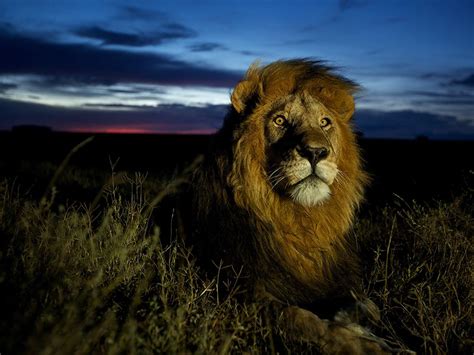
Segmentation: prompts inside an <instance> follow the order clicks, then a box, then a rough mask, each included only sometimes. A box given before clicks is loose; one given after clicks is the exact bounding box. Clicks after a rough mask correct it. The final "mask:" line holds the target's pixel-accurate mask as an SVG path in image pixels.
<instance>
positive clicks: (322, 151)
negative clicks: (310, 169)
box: [296, 145, 329, 166]
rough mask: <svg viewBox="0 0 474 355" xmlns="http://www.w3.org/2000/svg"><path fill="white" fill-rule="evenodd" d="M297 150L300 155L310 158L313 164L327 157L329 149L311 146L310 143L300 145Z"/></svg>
mask: <svg viewBox="0 0 474 355" xmlns="http://www.w3.org/2000/svg"><path fill="white" fill-rule="evenodd" d="M296 150H297V152H298V154H299V155H301V156H302V157H303V158H306V159H308V160H309V162H310V163H311V165H312V166H315V165H316V164H318V163H319V162H320V161H321V160H323V159H326V158H327V156H328V155H329V150H328V149H327V148H326V147H311V146H308V145H304V146H303V145H298V146H297V147H296Z"/></svg>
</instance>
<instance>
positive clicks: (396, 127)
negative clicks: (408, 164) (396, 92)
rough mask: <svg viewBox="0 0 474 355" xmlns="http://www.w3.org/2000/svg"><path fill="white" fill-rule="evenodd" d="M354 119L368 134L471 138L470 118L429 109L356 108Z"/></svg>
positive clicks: (473, 128) (405, 136) (397, 136)
mask: <svg viewBox="0 0 474 355" xmlns="http://www.w3.org/2000/svg"><path fill="white" fill-rule="evenodd" d="M355 122H356V126H357V128H358V129H359V130H361V131H362V132H363V133H364V136H366V137H370V138H401V139H412V138H415V137H417V136H427V137H430V138H433V139H469V140H472V139H474V126H473V125H472V124H470V123H469V122H465V121H459V120H457V119H456V118H455V117H453V116H443V115H435V114H431V113H428V112H415V111H410V110H406V111H392V112H385V111H377V110H358V111H356V115H355Z"/></svg>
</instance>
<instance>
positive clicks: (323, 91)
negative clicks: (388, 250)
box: [192, 60, 367, 304]
mask: <svg viewBox="0 0 474 355" xmlns="http://www.w3.org/2000/svg"><path fill="white" fill-rule="evenodd" d="M356 90H357V85H356V84H354V83H353V82H351V81H349V80H347V79H345V78H342V77H340V76H338V75H336V74H334V73H333V71H332V69H331V68H329V67H327V66H325V65H323V64H322V63H321V62H317V61H310V60H291V61H279V62H275V63H272V64H270V65H267V66H263V67H262V66H258V65H253V66H252V67H250V69H249V70H248V72H247V74H246V76H245V78H244V79H243V80H242V81H241V82H240V83H239V84H238V85H237V86H236V88H235V89H234V91H233V94H232V106H231V107H230V110H229V113H228V115H227V116H226V118H225V121H224V125H223V128H222V129H221V130H220V131H219V132H218V133H217V134H216V136H215V139H214V144H213V146H212V148H211V150H210V152H209V153H208V154H207V156H206V158H205V160H204V162H203V164H202V166H201V167H200V168H199V169H198V170H197V172H196V174H195V177H194V183H193V189H194V204H193V206H194V213H195V215H194V224H193V231H192V234H193V240H194V241H195V242H194V243H195V244H196V249H197V251H198V254H200V255H199V257H200V258H201V259H202V260H206V261H209V262H211V260H212V261H213V263H218V262H219V261H220V260H222V261H223V263H224V264H231V265H233V266H234V269H236V270H238V269H239V268H240V267H242V268H243V270H244V275H245V277H244V278H246V279H247V281H249V286H250V287H257V288H260V287H263V288H264V289H265V291H266V292H268V293H270V294H271V295H272V296H274V297H275V298H277V299H279V300H281V301H284V302H291V303H298V304H307V303H311V302H314V301H317V300H319V299H327V298H332V297H340V296H342V295H347V294H348V290H350V289H353V288H355V289H357V288H358V282H359V281H358V280H359V279H358V274H359V271H358V260H357V257H356V256H355V253H353V251H352V248H351V245H350V243H349V242H348V240H347V237H346V236H347V232H348V230H349V229H350V227H351V224H352V221H353V218H354V211H355V209H356V208H357V206H358V204H359V203H360V201H361V199H362V197H363V189H364V185H365V184H366V181H367V177H366V174H365V173H364V172H363V170H362V168H361V159H360V154H359V148H358V146H357V144H356V137H355V135H354V133H353V132H352V129H351V126H350V123H349V122H348V121H349V119H350V117H351V116H352V114H353V111H354V108H353V105H354V104H353V100H352V94H353V93H354V92H355V91H356ZM303 91H306V92H310V93H311V94H312V95H314V96H316V97H317V99H318V100H320V101H321V102H323V103H324V105H325V106H327V107H329V108H331V109H332V110H333V111H334V112H336V113H337V115H338V117H337V119H340V120H341V121H344V122H343V123H342V124H341V125H342V126H343V128H342V129H341V130H340V132H339V137H338V139H339V141H340V149H339V151H338V156H337V159H338V168H339V170H340V172H341V175H342V176H341V178H340V179H336V181H335V182H334V184H333V185H332V187H331V197H330V198H329V199H328V200H327V201H326V202H324V203H323V204H321V205H318V206H314V207H304V206H301V205H298V204H296V203H295V202H294V201H291V200H289V199H288V198H285V197H282V196H281V195H280V194H278V193H276V192H275V191H274V190H273V189H272V187H271V185H270V184H269V181H268V177H267V175H266V174H267V173H266V171H265V168H264V166H265V162H266V154H267V153H266V152H267V146H266V142H265V135H264V128H263V124H262V119H260V118H259V117H260V116H261V115H263V113H262V112H261V110H262V107H263V106H265V105H268V104H269V103H271V102H272V101H274V100H276V99H277V98H279V97H281V96H283V95H288V94H294V93H298V92H303Z"/></svg>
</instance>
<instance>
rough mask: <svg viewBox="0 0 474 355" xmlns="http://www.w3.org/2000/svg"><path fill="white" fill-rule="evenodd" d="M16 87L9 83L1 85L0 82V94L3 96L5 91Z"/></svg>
mask: <svg viewBox="0 0 474 355" xmlns="http://www.w3.org/2000/svg"><path fill="white" fill-rule="evenodd" d="M17 87H18V85H16V84H11V83H2V82H0V94H5V93H6V92H7V91H9V90H12V89H16V88H17Z"/></svg>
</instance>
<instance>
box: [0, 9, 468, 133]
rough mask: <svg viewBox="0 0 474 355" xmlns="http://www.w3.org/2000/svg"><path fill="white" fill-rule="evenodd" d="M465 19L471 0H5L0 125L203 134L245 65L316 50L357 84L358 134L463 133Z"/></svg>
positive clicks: (214, 124) (214, 123)
mask: <svg viewBox="0 0 474 355" xmlns="http://www.w3.org/2000/svg"><path fill="white" fill-rule="evenodd" d="M131 4H133V5H131ZM473 18H474V1H472V0H465V1H461V0H452V1H448V0H445V1H435V0H406V1H394V0H384V1H376V0H340V1H335V0H334V1H329V0H327V1H323V0H320V1H301V0H293V1H270V0H266V1H257V0H254V1H242V0H240V1H237V0H227V1H206V0H203V1H181V0H174V1H171V0H170V1H143V0H135V1H134V2H130V1H129V2H126V1H92V0H81V1H76V0H74V1H73V0H68V1H53V0H15V1H14V0H3V1H2V2H0V129H10V128H11V127H12V126H14V125H19V124H36V125H48V126H51V127H53V128H54V129H56V130H68V131H88V132H89V131H94V132H137V133H139V132H143V133H147V132H150V133H153V132H162V133H209V132H213V131H215V130H216V129H217V128H219V127H220V125H221V122H222V117H223V116H224V114H225V112H226V107H227V105H228V103H229V93H230V90H231V88H232V86H233V85H234V84H235V83H236V82H237V81H238V80H239V78H240V77H241V76H242V75H243V73H244V71H245V69H246V68H247V67H248V65H249V64H250V63H252V62H253V61H255V60H256V59H259V60H261V61H262V62H263V63H267V62H270V61H273V60H276V59H288V58H295V57H313V58H317V59H324V60H327V62H328V64H330V65H334V66H337V67H338V68H339V69H338V70H339V73H341V74H343V75H345V76H347V77H349V78H350V79H353V80H355V81H357V82H358V83H359V84H361V85H362V86H363V87H364V90H363V91H362V92H361V93H360V94H359V96H358V98H357V100H356V102H357V112H356V116H355V125H356V127H357V129H359V130H361V131H362V132H363V133H364V134H365V136H367V137H383V138H413V137H416V136H418V135H426V136H429V137H431V138H437V139H474V21H473Z"/></svg>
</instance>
